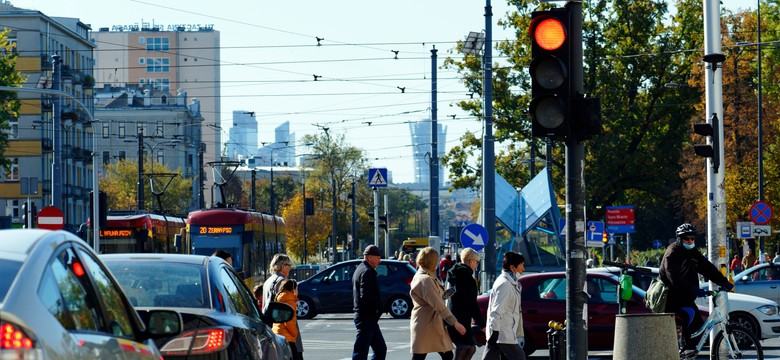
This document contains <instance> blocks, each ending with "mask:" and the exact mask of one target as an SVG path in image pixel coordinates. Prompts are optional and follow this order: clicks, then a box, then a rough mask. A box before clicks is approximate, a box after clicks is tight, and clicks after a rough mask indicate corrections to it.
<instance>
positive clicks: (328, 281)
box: [322, 276, 330, 284]
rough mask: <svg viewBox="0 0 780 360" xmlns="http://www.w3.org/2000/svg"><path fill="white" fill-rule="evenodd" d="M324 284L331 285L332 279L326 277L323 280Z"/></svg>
mask: <svg viewBox="0 0 780 360" xmlns="http://www.w3.org/2000/svg"><path fill="white" fill-rule="evenodd" d="M322 282H324V283H326V284H330V278H329V277H327V276H326V277H324V278H322Z"/></svg>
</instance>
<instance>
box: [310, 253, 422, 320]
mask: <svg viewBox="0 0 780 360" xmlns="http://www.w3.org/2000/svg"><path fill="white" fill-rule="evenodd" d="M362 261H363V260H349V261H344V262H340V263H338V264H335V265H332V266H330V267H328V268H327V269H325V270H322V271H320V272H319V273H317V274H315V275H314V276H312V277H310V278H308V279H306V280H304V281H301V282H300V283H299V284H298V318H300V319H311V318H313V317H315V316H317V314H329V313H351V312H352V311H353V310H352V306H353V305H352V299H353V298H352V274H354V273H355V269H357V267H358V265H360V263H361V262H362ZM376 271H377V273H378V277H377V281H378V282H379V292H380V294H381V299H382V303H383V304H384V306H385V310H386V312H389V313H390V315H391V316H393V317H394V318H408V317H409V316H411V313H412V299H411V298H410V297H409V290H411V286H410V284H411V283H412V278H413V277H414V273H415V272H416V270H415V269H414V268H413V267H412V266H411V265H409V262H407V261H399V260H385V259H382V262H381V263H380V264H379V266H377V268H376Z"/></svg>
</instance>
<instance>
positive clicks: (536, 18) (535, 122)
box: [528, 7, 575, 138]
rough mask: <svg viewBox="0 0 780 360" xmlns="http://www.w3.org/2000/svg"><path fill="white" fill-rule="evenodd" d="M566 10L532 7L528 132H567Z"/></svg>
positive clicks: (548, 134)
mask: <svg viewBox="0 0 780 360" xmlns="http://www.w3.org/2000/svg"><path fill="white" fill-rule="evenodd" d="M569 18H570V14H569V9H568V7H566V8H556V9H551V10H548V11H535V12H533V14H532V15H531V26H530V27H529V29H528V32H529V36H530V37H531V64H530V66H529V72H530V75H531V105H530V109H529V112H530V114H531V120H532V128H531V132H532V135H533V136H535V137H552V138H565V137H568V136H569V135H571V130H572V129H571V128H572V125H571V107H572V106H571V103H572V100H573V99H574V98H575V96H573V92H572V86H571V76H570V74H569V72H570V69H571V66H570V62H571V49H570V46H571V43H570V37H569V35H570V34H569V29H570V26H569V25H570V21H569Z"/></svg>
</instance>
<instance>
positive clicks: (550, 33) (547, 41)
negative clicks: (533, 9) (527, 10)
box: [534, 18, 566, 51]
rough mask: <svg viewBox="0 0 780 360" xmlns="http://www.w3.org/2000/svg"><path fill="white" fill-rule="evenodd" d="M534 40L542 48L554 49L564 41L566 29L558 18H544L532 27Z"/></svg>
mask: <svg viewBox="0 0 780 360" xmlns="http://www.w3.org/2000/svg"><path fill="white" fill-rule="evenodd" d="M534 41H536V44H537V45H539V47H541V48H542V49H545V50H548V51H552V50H556V49H558V48H560V47H561V45H563V42H564V41H566V30H565V29H564V28H563V24H561V22H560V21H559V20H558V19H553V18H547V19H544V20H542V21H540V22H539V24H537V25H536V28H535V29H534Z"/></svg>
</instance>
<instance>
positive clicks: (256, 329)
mask: <svg viewBox="0 0 780 360" xmlns="http://www.w3.org/2000/svg"><path fill="white" fill-rule="evenodd" d="M101 259H102V260H103V262H104V263H105V264H106V266H107V267H108V268H109V269H110V270H111V272H112V273H113V274H114V276H115V277H116V279H117V281H118V282H119V284H120V285H121V286H122V288H123V289H124V291H125V293H126V294H127V296H128V298H129V299H130V301H131V302H132V303H133V305H134V306H136V307H137V309H138V310H139V312H141V314H143V313H144V311H149V310H156V309H174V310H176V311H177V312H178V313H180V314H181V317H182V320H183V324H184V327H183V329H182V330H181V331H180V332H177V333H176V334H173V335H172V336H169V337H167V338H162V339H158V340H157V345H158V346H159V347H160V351H161V352H162V354H163V356H164V357H165V359H174V360H175V359H216V358H219V359H228V358H229V359H272V360H282V359H291V358H292V354H291V352H290V347H289V345H288V344H287V342H286V341H285V339H284V337H282V336H279V335H276V334H274V333H273V331H272V329H271V326H270V325H271V324H273V323H274V322H284V321H289V320H290V319H292V317H293V315H294V311H293V309H292V308H291V307H290V306H289V305H287V304H283V303H277V302H272V303H271V304H269V309H268V310H267V311H266V314H268V315H261V314H260V311H259V310H258V309H257V305H256V302H255V299H254V296H252V293H251V292H250V291H249V289H248V288H247V287H246V285H245V284H244V282H243V281H241V279H240V278H239V276H238V274H237V273H236V271H235V270H234V269H233V267H232V266H230V264H228V263H227V262H225V261H224V260H223V259H221V258H219V257H217V256H203V255H181V254H109V255H102V256H101Z"/></svg>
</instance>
